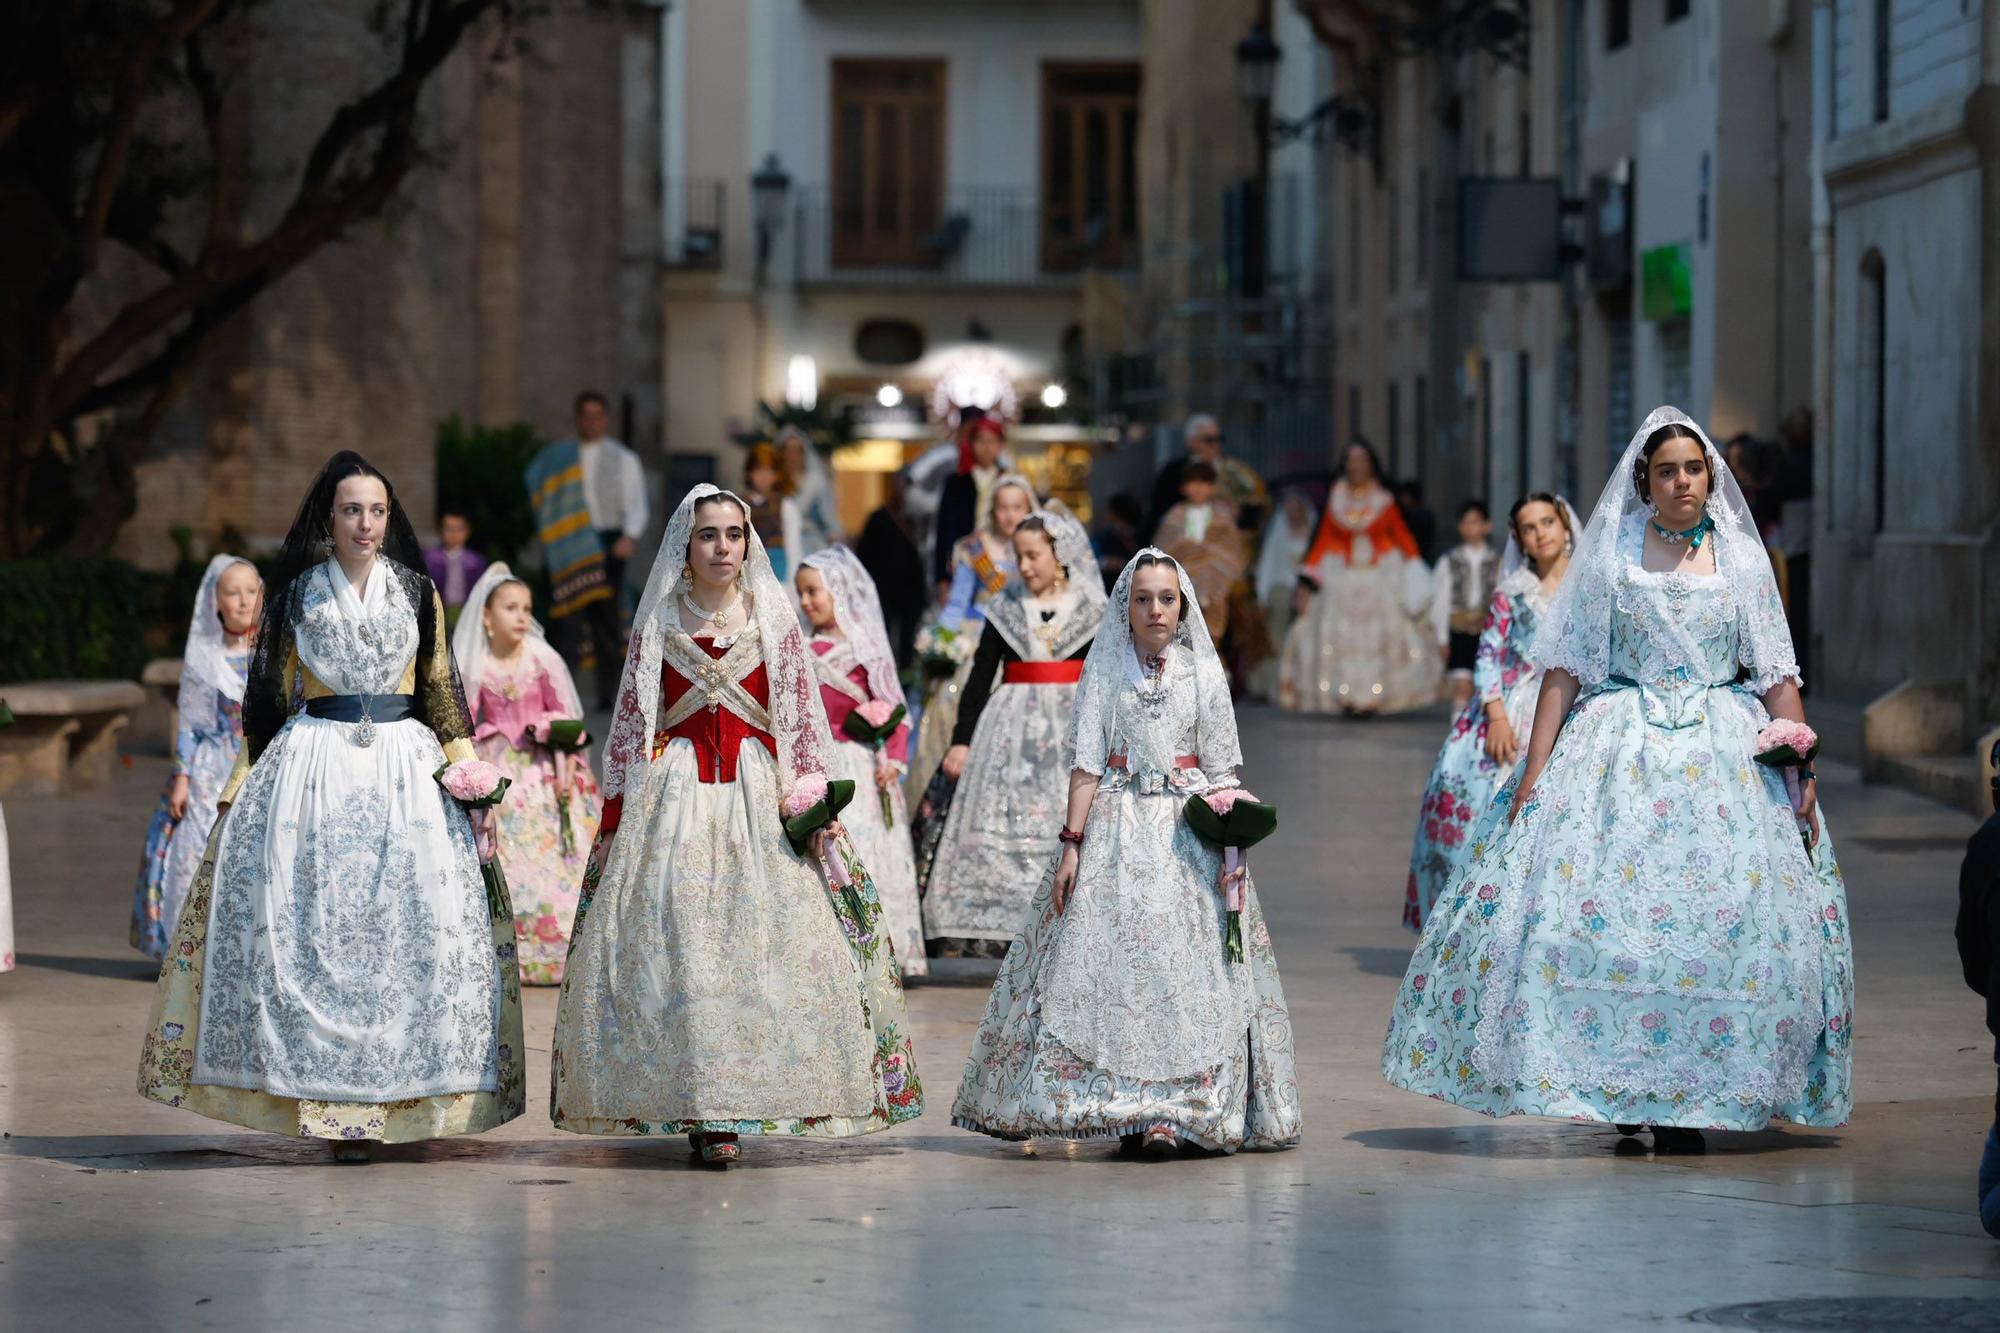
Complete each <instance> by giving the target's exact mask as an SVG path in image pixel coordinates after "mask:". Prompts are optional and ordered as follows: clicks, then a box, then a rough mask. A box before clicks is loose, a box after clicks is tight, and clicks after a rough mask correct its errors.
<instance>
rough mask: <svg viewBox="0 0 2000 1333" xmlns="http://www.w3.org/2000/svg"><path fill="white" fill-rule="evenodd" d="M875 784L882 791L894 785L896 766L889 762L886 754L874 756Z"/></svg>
mask: <svg viewBox="0 0 2000 1333" xmlns="http://www.w3.org/2000/svg"><path fill="white" fill-rule="evenodd" d="M875 785H876V786H877V787H880V788H881V789H882V790H883V791H887V790H889V788H891V787H893V786H895V785H896V766H895V765H894V764H892V763H890V762H889V756H888V755H886V754H878V755H876V756H875Z"/></svg>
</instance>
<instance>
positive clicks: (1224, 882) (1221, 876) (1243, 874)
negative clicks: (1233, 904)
mask: <svg viewBox="0 0 2000 1333" xmlns="http://www.w3.org/2000/svg"><path fill="white" fill-rule="evenodd" d="M1249 874H1250V867H1249V866H1247V865H1244V864H1242V863H1241V862H1238V863H1237V866H1236V869H1234V870H1231V869H1230V868H1229V858H1228V857H1226V856H1225V857H1223V858H1222V868H1221V869H1220V870H1218V871H1216V873H1215V891H1216V892H1217V893H1220V894H1221V895H1222V896H1223V897H1224V898H1227V897H1228V896H1229V886H1230V885H1231V884H1241V883H1242V882H1243V881H1244V880H1245V879H1246V878H1248V876H1249Z"/></svg>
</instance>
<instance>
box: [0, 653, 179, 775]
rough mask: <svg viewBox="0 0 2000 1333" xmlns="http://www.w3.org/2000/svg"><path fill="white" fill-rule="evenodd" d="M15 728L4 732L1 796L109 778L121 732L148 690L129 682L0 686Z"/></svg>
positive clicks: (0, 747) (0, 746) (0, 734)
mask: <svg viewBox="0 0 2000 1333" xmlns="http://www.w3.org/2000/svg"><path fill="white" fill-rule="evenodd" d="M0 699H4V700H6V702H7V707H8V708H9V709H11V710H12V711H13V714H14V725H13V726H11V727H6V728H4V729H0V794H16V795H24V796H29V795H31V796H49V795H54V794H56V793H59V792H65V791H75V790H77V789H78V788H81V787H93V786H96V785H97V784H99V783H101V782H103V781H105V780H106V779H108V778H109V777H110V776H111V766H112V765H113V764H114V763H116V762H117V760H118V734H119V733H120V732H122V731H124V730H125V727H126V726H127V724H128V723H130V722H131V720H132V710H133V709H135V708H138V707H140V706H141V705H142V704H144V703H145V702H146V691H145V690H144V689H142V688H141V687H140V686H138V685H137V684H135V683H133V682H132V681H129V680H36V681H27V682H24V683H22V684H19V685H0Z"/></svg>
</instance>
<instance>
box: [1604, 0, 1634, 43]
mask: <svg viewBox="0 0 2000 1333" xmlns="http://www.w3.org/2000/svg"><path fill="white" fill-rule="evenodd" d="M1631 41H1632V0H1604V49H1605V50H1607V51H1617V50H1621V49H1623V48H1624V47H1626V46H1628V45H1630V44H1631Z"/></svg>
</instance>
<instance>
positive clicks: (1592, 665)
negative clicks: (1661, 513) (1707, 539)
mask: <svg viewBox="0 0 2000 1333" xmlns="http://www.w3.org/2000/svg"><path fill="white" fill-rule="evenodd" d="M1666 425H1677V426H1682V427H1685V428H1686V429H1687V430H1688V431H1689V432H1691V433H1692V434H1693V435H1694V436H1695V437H1696V438H1697V439H1699V440H1700V441H1701V445H1702V450H1703V452H1705V453H1706V454H1707V456H1708V467H1709V474H1710V478H1711V482H1710V486H1709V493H1708V516H1709V517H1710V518H1711V519H1713V520H1714V521H1715V534H1714V538H1713V540H1714V542H1715V563H1716V568H1717V570H1718V571H1720V572H1721V573H1722V574H1723V576H1724V577H1725V578H1727V579H1728V581H1729V588H1730V593H1731V595H1732V597H1733V599H1734V601H1735V606H1736V629H1737V635H1736V652H1737V660H1738V662H1739V663H1740V664H1741V665H1742V666H1744V667H1745V668H1747V669H1748V671H1749V673H1750V677H1751V680H1752V684H1753V688H1755V689H1756V690H1758V691H1759V692H1762V691H1764V690H1767V689H1769V688H1770V687H1771V686H1773V685H1775V684H1777V683H1778V682H1779V681H1782V680H1792V681H1797V680H1798V679H1799V663H1798V657H1797V655H1796V654H1795V653H1794V652H1793V651H1792V633H1791V629H1790V627H1789V626H1788V625H1787V624H1786V622H1785V608H1784V604H1783V603H1782V602H1781V601H1780V600H1779V598H1778V583H1777V579H1776V578H1775V577H1774V576H1773V575H1772V573H1771V561H1770V557H1769V556H1767V555H1766V554H1765V553H1764V544H1763V542H1762V541H1761V540H1760V539H1759V537H1758V535H1757V525H1756V523H1755V522H1754V521H1753V520H1752V519H1751V517H1750V503H1749V501H1747V500H1745V499H1744V498H1743V491H1742V488H1740V487H1739V486H1737V484H1736V478H1735V477H1734V476H1732V475H1730V471H1729V467H1728V465H1727V464H1726V463H1725V462H1724V461H1723V458H1722V455H1721V454H1719V453H1718V452H1716V448H1715V444H1714V442H1713V441H1711V440H1710V439H1709V438H1708V434H1707V432H1705V431H1703V430H1702V428H1701V427H1700V426H1697V425H1696V424H1695V423H1694V422H1693V421H1692V420H1691V419H1690V418H1689V417H1688V416H1687V415H1686V414H1685V413H1683V412H1682V411H1680V409H1678V408H1673V407H1659V408H1655V409H1654V410H1653V412H1652V414H1651V415H1649V416H1648V417H1647V418H1646V419H1645V420H1644V421H1643V422H1641V423H1640V424H1639V429H1638V431H1637V432H1636V433H1635V434H1634V435H1633V436H1632V442H1631V443H1630V444H1629V445H1627V446H1626V447H1625V453H1624V455H1623V456H1622V457H1620V458H1619V460H1618V465H1617V466H1616V467H1615V468H1613V469H1612V471H1611V478H1610V480H1609V481H1607V482H1605V484H1604V494H1603V495H1602V496H1600V497H1599V498H1598V501H1597V508H1596V509H1595V510H1593V511H1592V512H1591V515H1590V526H1589V527H1587V528H1585V529H1584V532H1583V536H1582V537H1580V538H1578V539H1577V543H1576V551H1575V553H1574V554H1572V555H1571V556H1570V561H1569V573H1568V575H1567V576H1566V577H1565V578H1564V579H1563V585H1562V588H1561V589H1560V590H1559V591H1558V592H1557V593H1556V597H1555V601H1554V602H1553V604H1551V606H1550V607H1549V610H1548V614H1547V615H1546V616H1544V617H1543V620H1542V627H1541V629H1540V631H1539V632H1538V633H1537V634H1536V635H1535V641H1534V645H1533V647H1532V648H1531V649H1530V650H1529V653H1528V656H1529V658H1530V660H1532V661H1533V662H1534V663H1535V664H1536V665H1537V666H1540V667H1543V668H1545V669H1547V668H1560V669H1562V670H1564V671H1567V672H1569V673H1570V674H1571V675H1573V676H1575V677H1576V678H1577V680H1578V682H1579V683H1581V684H1582V685H1583V686H1584V687H1586V688H1588V687H1590V686H1592V685H1596V684H1599V683H1601V682H1602V681H1603V680H1604V679H1605V678H1606V677H1607V676H1609V675H1610V674H1611V616H1612V610H1613V608H1614V607H1615V606H1616V604H1617V599H1618V587H1619V584H1620V582H1621V578H1622V574H1623V571H1624V568H1625V564H1626V562H1627V561H1628V559H1630V558H1632V550H1633V549H1634V544H1635V543H1636V542H1637V541H1639V540H1641V539H1642V538H1643V528H1642V525H1643V524H1644V523H1645V521H1646V519H1647V517H1648V515H1649V514H1650V513H1651V510H1650V507H1649V506H1648V505H1647V504H1646V502H1645V501H1644V500H1641V499H1640V498H1639V492H1638V488H1637V487H1636V486H1634V485H1633V484H1632V467H1633V464H1634V463H1635V462H1636V461H1637V460H1638V458H1639V456H1640V450H1641V449H1642V448H1643V447H1644V446H1645V443H1646V440H1647V437H1649V436H1650V435H1652V433H1653V432H1654V431H1656V430H1658V429H1660V428H1661V427H1662V426H1666Z"/></svg>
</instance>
